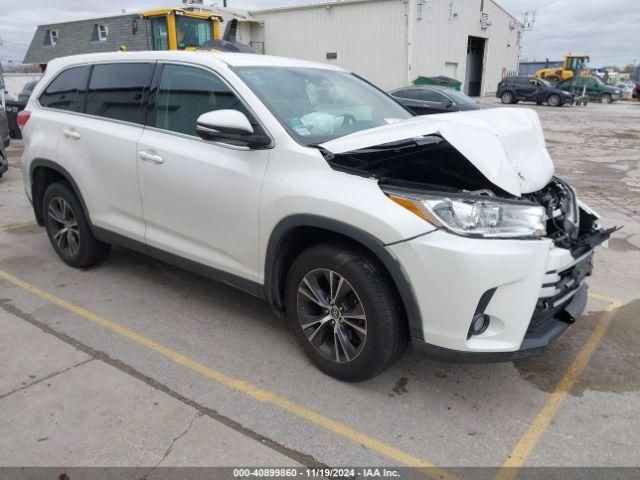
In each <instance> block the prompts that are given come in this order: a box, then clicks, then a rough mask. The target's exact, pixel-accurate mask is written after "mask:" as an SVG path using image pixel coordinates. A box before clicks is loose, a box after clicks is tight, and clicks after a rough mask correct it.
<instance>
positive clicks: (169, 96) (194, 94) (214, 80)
mask: <svg viewBox="0 0 640 480" xmlns="http://www.w3.org/2000/svg"><path fill="white" fill-rule="evenodd" d="M223 109H231V110H239V111H240V112H242V113H244V114H245V115H247V117H250V116H249V112H248V111H247V109H246V108H245V106H244V105H243V103H242V102H241V101H240V100H239V99H238V97H237V96H236V95H235V94H234V93H233V91H231V89H230V88H229V87H228V86H227V85H226V84H225V83H224V82H223V81H222V80H221V79H220V78H218V76H217V75H214V74H213V73H211V72H207V71H205V70H202V69H200V68H195V67H187V66H182V65H165V67H164V70H163V72H162V79H161V81H160V89H159V92H158V99H157V101H156V113H155V126H156V127H157V128H162V129H164V130H170V131H172V132H177V133H184V134H187V135H194V136H195V135H197V133H196V121H197V119H198V117H199V116H200V115H202V114H203V113H206V112H210V111H212V110H223Z"/></svg>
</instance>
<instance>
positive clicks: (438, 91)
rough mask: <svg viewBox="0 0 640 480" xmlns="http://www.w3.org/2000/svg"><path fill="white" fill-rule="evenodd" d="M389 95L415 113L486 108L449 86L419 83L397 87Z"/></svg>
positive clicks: (425, 113)
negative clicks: (417, 84)
mask: <svg viewBox="0 0 640 480" xmlns="http://www.w3.org/2000/svg"><path fill="white" fill-rule="evenodd" d="M389 95H391V96H392V97H393V98H395V99H396V100H397V101H398V103H400V104H401V105H403V106H404V107H406V108H407V109H409V110H410V111H411V112H413V113H414V114H416V115H428V114H430V113H447V112H461V111H466V110H481V109H483V108H488V106H487V105H483V104H481V103H478V102H476V101H475V100H474V99H473V98H471V97H469V96H467V95H465V94H464V93H462V92H459V91H457V90H451V89H450V88H442V87H432V86H423V85H421V86H415V87H404V88H398V89H396V90H393V91H391V92H389Z"/></svg>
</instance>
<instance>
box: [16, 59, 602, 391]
mask: <svg viewBox="0 0 640 480" xmlns="http://www.w3.org/2000/svg"><path fill="white" fill-rule="evenodd" d="M19 123H20V124H21V126H22V130H23V135H24V138H25V144H26V148H25V152H24V155H23V158H22V162H23V170H22V171H23V175H24V184H25V188H26V192H27V195H28V196H29V199H30V200H31V202H32V204H33V207H34V212H35V216H36V219H37V221H38V223H39V224H40V225H43V226H45V227H46V230H47V233H48V235H49V238H50V240H51V243H52V244H53V247H54V249H55V250H56V252H57V253H58V255H60V257H61V258H62V260H64V261H65V262H66V263H67V264H69V265H71V266H74V267H87V266H90V265H94V264H96V263H98V262H99V261H101V260H104V259H105V258H106V256H107V254H108V252H109V247H110V245H120V246H124V247H127V248H131V249H134V250H137V251H139V252H143V253H145V254H149V255H152V256H154V257H156V258H158V259H161V260H164V261H167V262H171V263H175V264H177V265H180V266H183V267H185V268H188V269H192V270H195V271H197V272H200V273H202V274H205V275H208V276H211V277H214V278H216V279H219V280H221V281H223V282H225V283H228V284H231V285H234V286H237V287H239V288H241V289H243V290H245V291H247V292H249V293H251V294H253V295H257V296H260V297H262V298H264V299H266V300H268V301H269V302H270V303H271V305H272V306H273V307H274V309H275V311H276V312H277V313H278V314H279V315H282V316H286V317H287V318H288V319H289V321H290V325H291V328H292V329H293V330H295V332H296V334H297V336H298V337H299V339H300V341H301V344H302V346H303V348H304V350H305V351H306V353H307V354H308V355H309V357H310V358H311V359H312V360H313V362H314V363H315V364H316V365H317V366H318V367H319V368H320V369H321V370H322V371H324V372H326V373H328V374H330V375H333V376H335V377H337V378H340V379H343V380H350V381H356V380H362V379H365V378H369V377H372V376H373V375H376V374H377V373H379V372H380V371H382V370H383V369H384V368H386V367H387V366H389V365H390V364H391V363H392V362H393V361H394V360H395V359H397V358H398V357H399V356H400V355H401V354H402V352H403V350H404V349H405V347H406V345H407V343H408V342H409V340H413V343H414V344H415V345H418V346H421V348H422V349H423V350H425V351H426V352H427V353H429V354H431V355H432V356H435V357H439V358H445V359H451V360H473V361H495V360H509V359H514V358H521V357H527V356H531V355H535V354H537V353H539V352H541V351H542V350H543V349H544V347H545V346H546V345H547V344H548V343H549V342H550V341H551V340H553V339H554V338H555V337H556V336H557V335H559V334H560V333H561V332H563V331H564V330H565V329H566V328H567V326H568V325H569V324H570V323H572V322H573V321H574V320H575V319H577V318H578V317H579V316H580V314H581V313H582V311H583V309H584V307H585V303H586V288H587V287H586V285H585V284H584V283H583V279H584V277H585V276H586V275H589V274H590V272H591V260H592V256H593V248H594V246H595V245H597V244H598V243H600V242H602V241H604V240H606V239H607V238H608V236H609V234H610V232H611V230H603V229H602V228H601V227H600V226H599V224H598V220H597V215H596V214H595V213H594V212H592V211H591V210H590V209H589V208H587V207H585V206H584V205H582V204H581V203H580V202H579V201H578V200H577V199H576V195H575V192H574V191H573V190H572V189H571V187H569V186H568V185H567V184H566V183H564V182H563V181H562V180H560V179H558V178H556V177H553V164H552V162H551V159H550V158H549V155H548V153H547V151H546V149H545V144H544V138H543V135H542V130H541V128H540V123H539V120H538V118H537V116H536V114H535V113H534V112H533V111H531V110H527V109H491V110H484V111H475V112H462V113H449V114H443V115H432V116H430V117H415V118H414V117H412V116H411V115H410V114H409V113H408V112H407V111H406V110H405V109H404V108H403V107H401V106H400V105H399V104H398V103H396V102H395V101H394V100H393V99H392V98H391V97H389V96H387V95H386V94H385V93H383V92H382V91H380V90H378V89H377V88H375V87H374V86H372V85H370V84H369V83H367V82H365V81H364V80H362V79H360V78H359V77H357V76H355V75H353V74H351V73H349V72H346V71H343V70H341V69H339V68H334V67H332V66H327V65H321V64H314V63H307V62H302V61H298V60H292V59H285V58H275V57H268V56H258V55H248V54H211V53H204V52H160V51H159V52H132V53H121V52H117V53H108V54H95V55H83V56H76V57H69V58H61V59H57V60H54V61H52V62H51V63H50V64H49V67H48V69H47V72H46V74H45V76H44V78H43V79H42V81H41V82H40V83H39V84H38V86H37V87H36V89H35V91H34V93H33V95H32V96H31V98H30V100H29V103H28V105H27V107H26V109H25V110H24V112H23V113H21V116H20V118H19Z"/></svg>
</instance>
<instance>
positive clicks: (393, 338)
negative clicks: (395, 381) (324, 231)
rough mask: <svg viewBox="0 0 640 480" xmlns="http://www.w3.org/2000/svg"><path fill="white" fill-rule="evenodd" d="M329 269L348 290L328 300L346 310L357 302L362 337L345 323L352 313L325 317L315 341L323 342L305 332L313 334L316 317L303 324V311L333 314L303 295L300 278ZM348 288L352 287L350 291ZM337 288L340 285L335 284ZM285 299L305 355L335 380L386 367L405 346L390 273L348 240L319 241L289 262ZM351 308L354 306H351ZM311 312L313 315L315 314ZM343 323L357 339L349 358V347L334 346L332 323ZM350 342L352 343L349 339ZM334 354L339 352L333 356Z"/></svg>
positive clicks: (367, 374) (363, 375)
mask: <svg viewBox="0 0 640 480" xmlns="http://www.w3.org/2000/svg"><path fill="white" fill-rule="evenodd" d="M327 271H330V272H333V273H334V274H336V275H337V278H338V279H339V278H340V277H342V279H343V280H344V281H345V282H344V284H345V285H346V286H345V287H342V290H341V291H342V292H343V293H344V292H345V291H346V292H347V293H346V294H345V295H343V296H342V297H339V296H338V295H336V299H337V300H338V301H336V302H335V303H334V304H332V305H333V307H331V308H332V310H335V309H336V307H339V309H340V310H341V311H343V310H344V311H343V314H344V312H345V311H346V310H349V309H351V308H354V307H353V305H358V304H360V307H361V311H362V312H363V314H364V316H365V319H363V320H359V322H360V323H358V325H360V327H364V328H363V329H364V330H366V336H365V339H364V341H363V340H362V336H361V335H356V334H357V332H356V331H355V330H353V329H351V331H349V328H350V325H352V323H350V324H349V325H347V324H346V323H348V322H347V321H346V319H350V320H349V322H354V320H352V319H353V318H356V317H355V316H354V317H350V316H347V315H345V316H344V319H343V317H342V314H338V315H340V316H339V317H337V318H338V320H330V321H328V322H327V321H325V322H324V323H323V325H325V324H326V326H325V327H322V326H320V327H318V331H319V332H320V333H318V334H317V335H316V336H315V340H314V341H315V343H316V344H317V343H319V342H323V343H322V345H320V346H316V345H314V344H312V343H311V341H310V340H309V338H308V336H313V331H314V329H315V326H316V325H317V323H314V325H313V326H311V327H307V328H306V329H303V328H302V318H303V317H304V316H306V319H307V322H308V319H309V318H319V317H320V316H323V317H324V318H336V317H331V314H330V313H328V312H329V309H324V307H321V306H319V305H316V304H317V303H318V302H315V301H314V302H309V300H308V299H309V298H310V297H308V296H306V295H302V294H301V293H300V291H299V289H300V288H303V289H304V288H306V287H305V286H304V283H303V281H304V280H305V279H309V278H313V277H309V275H319V277H321V276H322V274H323V273H320V274H318V273H316V272H327ZM325 278H326V277H325ZM334 278H335V277H334ZM320 283H321V282H317V283H316V286H318V287H319V286H320ZM336 283H338V284H341V283H339V282H334V285H335V284H336ZM325 285H327V283H325ZM341 285H342V284H341ZM349 289H352V291H353V292H354V293H353V295H352V293H351V291H350V290H349ZM336 290H340V289H338V288H336ZM307 291H308V290H307ZM332 291H333V290H332ZM327 301H328V300H327ZM285 302H286V311H287V319H288V322H289V324H290V326H291V327H292V329H293V330H294V332H295V334H296V337H297V338H298V341H299V343H300V345H301V346H302V348H303V350H304V351H305V353H306V354H307V356H308V357H309V358H310V359H311V361H312V362H313V363H314V364H315V365H316V366H317V367H318V368H319V369H320V370H322V371H323V372H324V373H326V374H327V375H330V376H332V377H335V378H337V379H339V380H343V381H347V382H359V381H362V380H366V379H369V378H372V377H374V376H375V375H377V374H378V373H380V372H382V371H383V370H384V369H386V368H387V367H389V366H390V365H391V364H392V363H393V362H394V361H395V360H397V359H398V358H399V357H400V356H401V355H402V353H403V352H404V350H405V349H406V346H407V343H408V340H409V335H408V329H407V323H406V321H405V317H404V313H403V309H402V307H401V303H400V300H399V298H398V294H397V291H396V290H395V287H394V286H393V283H392V281H391V279H390V278H389V275H388V274H387V272H386V271H385V270H384V268H383V267H382V266H381V264H380V263H379V262H378V261H377V259H376V258H375V257H373V256H372V255H371V254H370V253H368V252H367V251H365V250H361V249H359V248H357V247H355V246H352V245H350V244H349V243H334V242H331V243H322V244H318V245H315V246H312V247H310V248H309V249H307V250H305V251H304V252H303V253H301V254H300V256H298V258H296V259H295V261H294V262H293V264H292V265H291V268H290V270H289V272H288V275H287V280H286V284H285ZM349 302H351V306H348V305H347V303H349ZM299 307H300V310H299ZM327 307H329V305H327ZM310 308H311V309H313V308H315V309H317V312H310V310H309V309H310ZM356 308H357V307H356ZM322 310H324V311H322ZM352 311H354V312H355V310H352ZM301 315H302V316H301ZM312 315H316V317H314V316H312ZM320 321H321V320H320ZM332 322H333V323H332ZM355 322H357V321H355ZM312 323H313V322H312ZM342 328H344V329H345V330H344V331H346V333H347V334H348V335H346V337H347V340H349V339H351V340H350V341H353V340H355V341H356V343H358V346H357V347H355V348H354V351H352V352H351V353H352V354H353V353H355V355H354V357H353V358H351V359H348V357H347V349H345V348H344V347H343V346H341V347H338V346H337V345H338V341H337V340H336V338H337V337H336V333H335V332H336V331H337V330H336V329H342ZM321 329H324V331H321ZM305 330H306V333H305ZM331 338H333V340H334V343H333V345H334V349H333V350H330V347H328V346H327V345H329V344H330V342H331V340H330V339H331ZM325 339H326V343H325ZM341 345H343V344H341ZM350 345H351V347H353V344H350ZM322 348H324V349H325V351H324V352H323V351H322V350H321V349H322ZM327 349H328V350H327ZM358 349H359V350H358ZM335 355H337V356H338V360H337V361H336V359H335ZM340 357H342V358H340Z"/></svg>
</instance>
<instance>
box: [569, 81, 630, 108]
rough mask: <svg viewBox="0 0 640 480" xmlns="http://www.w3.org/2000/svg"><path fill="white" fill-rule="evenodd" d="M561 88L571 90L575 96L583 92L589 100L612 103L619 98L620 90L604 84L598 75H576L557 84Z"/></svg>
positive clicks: (579, 95)
mask: <svg viewBox="0 0 640 480" xmlns="http://www.w3.org/2000/svg"><path fill="white" fill-rule="evenodd" d="M585 85H586V87H587V88H586V89H585V88H584V87H585ZM557 87H558V88H559V89H561V90H565V91H570V92H573V94H574V96H575V97H576V98H578V97H581V96H582V95H583V92H584V94H585V96H587V97H588V98H589V99H590V100H595V101H597V102H601V103H612V102H614V101H616V100H620V98H621V96H622V92H621V91H620V89H619V88H615V87H612V86H610V85H607V84H605V83H604V82H603V81H602V80H600V78H598V77H577V78H575V79H574V80H573V81H565V82H562V83H560V84H558V86H557Z"/></svg>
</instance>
